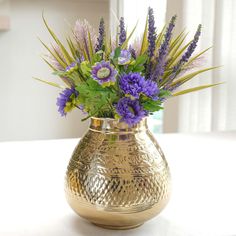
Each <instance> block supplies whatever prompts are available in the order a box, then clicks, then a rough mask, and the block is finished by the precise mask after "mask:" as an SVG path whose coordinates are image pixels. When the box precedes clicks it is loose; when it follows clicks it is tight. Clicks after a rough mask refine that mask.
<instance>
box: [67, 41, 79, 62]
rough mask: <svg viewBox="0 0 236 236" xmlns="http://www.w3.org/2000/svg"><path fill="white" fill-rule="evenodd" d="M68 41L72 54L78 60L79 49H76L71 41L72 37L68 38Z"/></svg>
mask: <svg viewBox="0 0 236 236" xmlns="http://www.w3.org/2000/svg"><path fill="white" fill-rule="evenodd" d="M66 41H67V44H68V46H69V48H70V51H71V54H72V55H73V57H74V59H75V60H76V59H77V51H76V48H75V46H74V44H73V42H72V41H71V39H70V38H67V39H66Z"/></svg>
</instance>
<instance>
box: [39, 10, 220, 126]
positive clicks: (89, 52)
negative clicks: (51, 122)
mask: <svg viewBox="0 0 236 236" xmlns="http://www.w3.org/2000/svg"><path fill="white" fill-rule="evenodd" d="M43 20H44V23H45V25H46V27H47V29H48V31H49V33H50V34H51V36H52V37H53V39H54V41H55V44H54V45H53V46H51V47H49V46H47V45H46V44H45V43H43V42H42V41H41V42H42V44H43V45H44V46H45V48H46V49H47V50H48V52H49V56H47V57H44V61H45V62H46V63H47V64H48V65H49V66H50V67H51V69H52V70H53V74H55V75H57V76H59V77H60V79H61V80H62V81H63V83H64V85H59V84H56V83H53V82H48V81H44V80H41V79H38V80H40V81H43V82H46V83H48V84H50V85H53V86H56V87H58V88H60V89H62V92H61V93H60V94H59V97H58V98H57V106H58V111H59V112H60V114H61V115H62V116H66V114H67V113H68V112H70V111H72V110H73V109H75V108H78V109H80V110H82V111H83V113H84V114H85V115H86V117H85V118H84V119H83V120H86V119H88V118H89V117H92V116H96V117H103V118H115V119H120V120H121V121H124V122H126V123H127V124H129V125H130V126H132V125H134V124H136V123H138V122H139V121H140V120H141V119H142V118H143V117H146V116H148V115H150V114H152V113H153V112H156V111H159V110H160V109H163V107H162V104H163V103H164V102H165V101H166V99H168V98H170V97H173V96H178V95H182V94H186V93H189V92H193V91H197V90H200V89H204V88H208V87H212V86H215V85H216V84H209V85H203V86H199V87H194V88H189V89H185V90H182V91H180V90H178V91H177V89H179V88H180V87H181V86H182V85H183V84H185V83H186V82H188V81H189V80H191V79H193V78H194V77H195V76H196V75H198V74H200V73H203V72H205V71H208V70H212V69H214V68H215V67H210V68H205V69H197V70H194V71H193V69H195V68H197V67H198V64H199V63H197V62H198V61H199V59H200V58H201V57H202V55H203V54H204V53H205V52H206V51H207V50H208V49H209V48H208V49H206V50H204V51H202V52H200V53H198V54H196V55H193V52H194V50H195V48H196V46H197V43H198V41H199V37H200V34H201V28H202V27H201V25H199V26H198V28H197V31H196V33H195V36H194V38H193V39H192V40H191V41H190V42H188V43H185V42H184V41H185V38H186V35H187V34H186V33H185V32H184V31H183V32H181V33H180V34H179V35H177V36H176V37H173V30H174V27H175V22H176V16H173V17H172V18H171V20H170V22H169V24H167V25H166V26H164V27H163V29H162V30H161V31H160V32H159V33H158V31H157V29H156V27H155V21H154V14H153V9H152V8H149V9H148V15H147V20H146V24H145V29H144V32H143V34H142V35H141V40H138V39H136V40H134V41H133V42H131V37H132V35H133V33H134V31H135V28H136V27H134V29H133V30H132V31H131V33H130V34H129V35H128V34H127V31H126V28H125V22H124V18H123V17H121V18H120V22H119V27H118V32H117V35H116V37H115V39H112V37H111V35H110V34H109V33H108V32H106V30H105V22H104V20H103V18H102V19H101V20H100V24H99V32H98V34H96V32H95V30H94V29H93V28H92V27H91V26H90V24H89V23H88V22H87V21H86V20H84V21H80V20H78V21H77V22H76V24H75V28H74V30H72V33H73V38H72V37H68V38H67V44H68V45H67V48H68V49H66V47H65V46H64V45H63V44H62V43H61V41H60V40H59V39H58V37H57V36H56V35H55V33H54V32H53V31H52V30H51V28H50V27H49V26H48V23H47V22H46V20H45V18H44V17H43Z"/></svg>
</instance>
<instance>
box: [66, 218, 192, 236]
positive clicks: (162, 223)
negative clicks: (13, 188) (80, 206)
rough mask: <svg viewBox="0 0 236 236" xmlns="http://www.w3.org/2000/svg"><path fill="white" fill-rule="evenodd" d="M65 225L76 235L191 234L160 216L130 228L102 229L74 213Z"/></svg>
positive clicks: (171, 235) (151, 235)
mask: <svg viewBox="0 0 236 236" xmlns="http://www.w3.org/2000/svg"><path fill="white" fill-rule="evenodd" d="M67 226H68V227H70V229H71V231H72V232H73V235H77V236H126V235H129V236H193V235H192V234H189V233H187V232H185V231H183V230H182V229H181V228H179V227H178V226H176V225H174V224H173V223H172V222H170V221H169V220H168V219H165V218H164V217H162V216H159V217H157V218H155V219H153V220H151V221H149V222H147V223H145V224H144V225H142V226H141V227H138V228H135V229H130V230H109V229H103V228H100V227H97V226H95V225H93V224H91V223H89V222H88V221H85V220H84V219H82V218H80V217H78V216H76V215H72V216H71V217H70V218H68V221H67Z"/></svg>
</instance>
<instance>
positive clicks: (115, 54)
mask: <svg viewBox="0 0 236 236" xmlns="http://www.w3.org/2000/svg"><path fill="white" fill-rule="evenodd" d="M120 53H121V48H120V47H118V48H116V49H115V52H114V57H113V59H114V60H116V59H118V57H119V56H120Z"/></svg>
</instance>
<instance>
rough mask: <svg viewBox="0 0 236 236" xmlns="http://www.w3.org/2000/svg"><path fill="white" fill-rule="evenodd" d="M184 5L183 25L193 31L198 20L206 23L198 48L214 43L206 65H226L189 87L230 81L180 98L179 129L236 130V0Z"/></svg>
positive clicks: (205, 0)
mask: <svg viewBox="0 0 236 236" xmlns="http://www.w3.org/2000/svg"><path fill="white" fill-rule="evenodd" d="M181 4H182V6H181V7H182V12H183V16H182V24H183V25H186V28H187V29H188V30H191V33H194V30H195V29H196V27H197V24H198V23H202V25H203V32H202V37H201V41H200V43H199V47H198V49H199V50H203V49H205V48H207V47H209V46H213V48H212V49H211V50H210V52H209V53H207V54H206V61H207V62H205V63H204V66H211V65H215V66H218V65H222V66H223V67H222V68H219V69H216V70H214V71H212V72H206V73H204V74H202V75H201V76H199V77H198V78H195V79H193V81H191V82H189V83H188V84H186V87H189V86H197V85H200V84H204V83H205V84H206V83H217V82H220V81H225V82H226V83H225V84H223V85H220V86H218V87H215V88H213V89H207V90H203V91H199V92H195V93H192V94H188V95H184V96H182V97H179V99H178V104H177V105H178V127H177V131H179V132H195V131H197V132H205V131H221V130H236V78H235V77H236V18H235V16H234V14H235V12H236V1H235V0H198V1H194V0H184V1H181ZM191 36H192V34H191ZM166 115H168V114H166Z"/></svg>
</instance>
